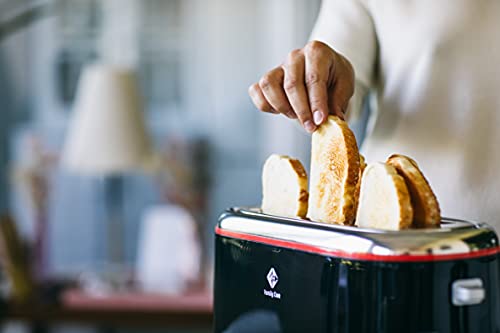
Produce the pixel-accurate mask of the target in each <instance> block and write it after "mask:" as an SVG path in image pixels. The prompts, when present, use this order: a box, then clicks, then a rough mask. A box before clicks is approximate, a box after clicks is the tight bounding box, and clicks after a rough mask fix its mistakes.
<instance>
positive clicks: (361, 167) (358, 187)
mask: <svg viewBox="0 0 500 333" xmlns="http://www.w3.org/2000/svg"><path fill="white" fill-rule="evenodd" d="M365 168H366V162H365V158H364V156H363V155H361V154H359V173H358V175H359V176H358V182H357V184H356V192H355V195H354V198H355V200H356V205H355V208H354V211H355V212H357V211H358V206H359V192H360V191H361V178H362V176H363V171H365Z"/></svg>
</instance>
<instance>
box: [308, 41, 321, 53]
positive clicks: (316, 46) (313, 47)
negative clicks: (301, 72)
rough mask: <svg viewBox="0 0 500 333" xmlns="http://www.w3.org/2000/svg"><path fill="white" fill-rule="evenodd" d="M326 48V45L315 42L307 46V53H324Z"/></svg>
mask: <svg viewBox="0 0 500 333" xmlns="http://www.w3.org/2000/svg"><path fill="white" fill-rule="evenodd" d="M324 48H325V44H323V43H322V42H320V41H317V40H313V41H310V42H309V43H307V44H306V46H305V52H306V53H308V54H313V53H319V52H322V51H323V50H324Z"/></svg>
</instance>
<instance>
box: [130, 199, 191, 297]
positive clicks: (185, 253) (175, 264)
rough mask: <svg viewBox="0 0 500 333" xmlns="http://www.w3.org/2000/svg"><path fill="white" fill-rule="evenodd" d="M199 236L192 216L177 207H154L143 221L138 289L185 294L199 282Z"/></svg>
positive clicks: (182, 208)
mask: <svg viewBox="0 0 500 333" xmlns="http://www.w3.org/2000/svg"><path fill="white" fill-rule="evenodd" d="M200 255H201V246H200V235H199V233H198V228H197V225H196V221H195V219H194V217H193V215H192V214H191V213H190V212H189V211H188V210H187V209H186V208H184V207H182V206H180V205H176V204H163V205H157V206H152V207H150V208H148V209H147V210H146V212H145V213H144V215H143V218H142V221H141V227H140V232H139V246H138V255H137V264H136V272H135V276H136V283H137V287H138V288H139V289H140V290H142V291H145V292H158V293H168V294H175V295H176V294H182V293H184V292H185V291H187V290H190V289H191V288H192V287H193V285H195V284H197V283H198V282H199V278H200Z"/></svg>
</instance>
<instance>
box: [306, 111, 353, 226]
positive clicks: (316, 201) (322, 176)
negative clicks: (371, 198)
mask: <svg viewBox="0 0 500 333" xmlns="http://www.w3.org/2000/svg"><path fill="white" fill-rule="evenodd" d="M358 178H359V151H358V145H357V143H356V138H355V137H354V133H352V131H351V130H350V129H349V127H348V126H347V123H346V122H345V121H343V120H341V119H340V118H338V117H335V116H329V117H328V120H327V121H326V122H325V123H323V124H322V125H321V126H320V127H319V128H318V129H317V130H316V131H315V132H314V133H313V135H312V149H311V182H310V186H309V191H310V196H309V211H308V217H309V218H310V219H311V220H313V221H318V222H326V223H332V224H333V223H336V224H344V225H352V224H354V219H355V217H356V185H357V183H358Z"/></svg>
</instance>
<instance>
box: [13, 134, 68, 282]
mask: <svg viewBox="0 0 500 333" xmlns="http://www.w3.org/2000/svg"><path fill="white" fill-rule="evenodd" d="M23 148H24V149H25V151H24V153H25V156H24V159H23V160H22V161H20V162H19V163H18V164H16V165H15V166H14V168H13V179H14V182H15V184H16V185H19V187H20V189H21V191H22V193H24V194H25V198H27V205H28V206H31V211H32V212H33V219H34V228H35V232H34V242H33V258H32V261H33V262H32V264H33V265H34V267H33V268H34V273H35V278H36V279H42V278H43V277H44V275H45V274H46V266H47V253H46V251H47V249H46V246H47V244H46V243H47V223H48V201H49V190H50V189H49V187H50V174H51V172H52V170H53V169H54V166H55V165H56V164H57V160H58V158H57V155H56V154H55V153H53V152H50V151H49V150H48V149H46V148H45V146H44V145H43V143H42V141H41V140H40V138H38V137H37V136H35V135H31V136H29V137H27V139H26V141H25V142H24V147H23Z"/></svg>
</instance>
